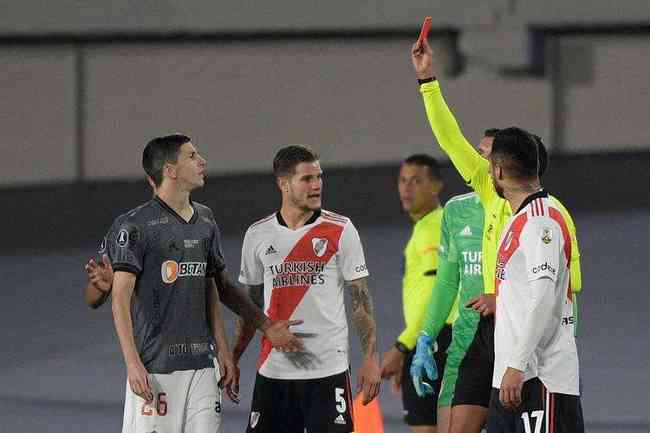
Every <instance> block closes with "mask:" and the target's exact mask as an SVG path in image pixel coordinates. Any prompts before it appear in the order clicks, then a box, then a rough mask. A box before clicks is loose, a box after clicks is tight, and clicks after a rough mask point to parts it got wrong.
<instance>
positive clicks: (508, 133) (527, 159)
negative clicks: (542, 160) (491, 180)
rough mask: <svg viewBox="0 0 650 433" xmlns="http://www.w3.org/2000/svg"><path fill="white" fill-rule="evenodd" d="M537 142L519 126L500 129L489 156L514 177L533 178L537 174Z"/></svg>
mask: <svg viewBox="0 0 650 433" xmlns="http://www.w3.org/2000/svg"><path fill="white" fill-rule="evenodd" d="M538 143H539V142H538V141H537V140H536V139H535V137H533V135H532V134H530V133H529V132H527V131H525V130H523V129H521V128H517V127H510V128H506V129H502V130H500V131H499V132H498V133H497V135H496V136H495V137H494V143H492V153H491V155H490V158H492V160H493V161H495V162H497V163H498V164H499V165H501V166H502V167H504V168H505V169H506V170H507V171H508V173H509V174H510V175H511V176H512V177H514V178H516V179H531V178H535V177H537V176H538V175H539V172H538V169H539V168H538V167H539V160H538V153H539V152H538V146H539V144H538Z"/></svg>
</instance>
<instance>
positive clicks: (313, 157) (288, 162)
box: [273, 144, 318, 178]
mask: <svg viewBox="0 0 650 433" xmlns="http://www.w3.org/2000/svg"><path fill="white" fill-rule="evenodd" d="M315 161H318V154H317V153H316V152H314V151H313V150H312V149H311V148H310V147H309V146H304V145H302V144H292V145H289V146H285V147H283V148H282V149H280V150H278V151H277V153H276V154H275V157H274V158H273V175H274V176H275V177H276V178H278V177H283V176H289V175H290V174H293V173H294V170H295V168H296V166H297V165H298V164H300V163H301V162H315Z"/></svg>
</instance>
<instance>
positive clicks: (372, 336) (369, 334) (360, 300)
mask: <svg viewBox="0 0 650 433" xmlns="http://www.w3.org/2000/svg"><path fill="white" fill-rule="evenodd" d="M345 284H346V285H347V286H348V288H349V289H350V291H351V297H352V321H353V323H354V325H355V327H356V328H357V331H358V332H359V337H360V339H361V348H362V350H363V354H364V355H366V356H368V355H372V354H375V353H376V352H377V325H376V324H375V317H374V307H373V303H372V296H371V295H370V290H369V289H368V279H367V278H359V279H358V280H354V281H346V283H345Z"/></svg>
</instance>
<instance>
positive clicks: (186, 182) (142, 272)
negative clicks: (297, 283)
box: [87, 135, 301, 433]
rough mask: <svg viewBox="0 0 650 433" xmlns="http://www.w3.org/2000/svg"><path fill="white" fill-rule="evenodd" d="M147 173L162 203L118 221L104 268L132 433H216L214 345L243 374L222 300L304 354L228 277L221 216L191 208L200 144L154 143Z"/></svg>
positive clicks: (282, 345) (174, 139)
mask: <svg viewBox="0 0 650 433" xmlns="http://www.w3.org/2000/svg"><path fill="white" fill-rule="evenodd" d="M143 167H144V169H145V171H146V173H147V176H148V177H149V178H150V179H151V181H153V183H154V184H155V185H156V189H155V197H154V198H153V199H152V200H150V201H149V202H147V203H145V204H143V205H141V206H139V207H138V208H136V209H133V210H131V211H129V212H127V213H126V214H124V215H121V216H120V217H118V218H117V219H116V220H115V222H114V224H113V226H112V227H111V230H109V232H108V235H107V236H106V239H105V242H104V250H105V253H106V254H107V256H108V257H107V258H106V259H104V263H103V265H104V266H103V267H100V268H101V272H102V273H103V274H104V276H105V275H106V274H108V273H109V272H110V268H109V266H110V265H111V263H112V270H113V271H114V273H113V280H112V295H113V317H114V321H115V327H116V330H117V334H118V337H119V340H120V345H121V348H122V352H123V355H124V359H125V362H126V366H127V373H128V382H129V386H128V387H127V397H126V402H125V416H124V427H123V431H124V432H128V433H131V432H133V433H144V432H150V431H152V430H156V429H159V430H163V431H193V432H198V433H201V432H215V431H218V429H219V425H220V391H219V388H218V387H217V381H218V376H219V375H218V373H216V375H217V378H215V371H214V369H213V361H212V360H211V355H212V352H213V346H214V345H216V348H217V357H218V360H219V364H220V367H221V368H222V369H223V368H224V367H225V374H226V376H227V377H232V373H233V371H234V370H233V366H232V356H231V354H230V351H229V349H228V345H227V340H226V338H225V333H224V330H223V323H222V320H221V316H220V311H219V296H221V299H222V300H223V302H224V304H226V305H227V306H229V307H230V308H231V309H233V310H234V311H235V312H236V313H238V314H239V315H241V316H242V317H243V318H244V319H245V320H247V321H248V322H249V323H252V324H254V325H255V326H256V327H258V328H260V329H262V330H263V332H264V333H265V335H266V336H267V337H269V338H270V339H272V341H273V344H274V345H275V347H276V348H277V349H279V350H286V351H294V350H297V349H299V347H300V345H301V344H300V341H299V340H298V339H297V338H296V337H295V336H294V335H293V334H291V333H290V332H289V331H288V326H289V325H291V322H288V321H277V322H273V323H272V322H270V320H269V319H268V318H267V317H266V316H264V314H263V313H262V311H261V310H260V309H259V308H258V307H256V306H255V305H254V304H252V302H250V300H249V299H248V297H247V296H245V294H243V293H242V292H240V291H239V290H238V289H237V288H236V287H235V286H234V285H233V284H232V283H231V282H230V280H229V278H228V277H227V274H226V272H225V264H224V260H223V254H222V251H221V244H220V242H221V241H220V233H219V228H218V227H217V224H216V223H215V221H214V218H213V215H212V212H211V211H210V209H209V208H207V207H205V206H203V205H200V204H198V203H195V202H192V201H191V200H190V193H191V191H192V190H194V189H196V188H200V187H202V186H203V184H204V174H203V172H204V170H205V160H204V159H203V158H202V157H201V156H200V155H199V154H198V152H197V151H196V149H195V148H194V146H193V145H192V143H191V142H190V139H189V138H188V137H186V136H182V135H171V136H166V137H159V138H156V139H153V140H151V141H150V142H149V143H148V144H147V146H146V148H145V150H144V153H143ZM108 258H110V260H108ZM89 274H90V273H89ZM100 280H101V278H100ZM98 282H100V281H99V280H96V281H95V283H98ZM92 284H93V282H92V281H91V285H92ZM109 290H111V289H110V288H106V287H105V288H104V292H106V293H108V291H109ZM106 296H107V295H105V294H103V293H102V295H101V297H102V298H103V299H104V300H105V298H106ZM87 299H88V298H87ZM227 380H231V379H227Z"/></svg>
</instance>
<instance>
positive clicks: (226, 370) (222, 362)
mask: <svg viewBox="0 0 650 433" xmlns="http://www.w3.org/2000/svg"><path fill="white" fill-rule="evenodd" d="M217 359H218V360H219V372H220V373H221V380H219V388H221V389H224V388H225V389H226V394H227V395H228V398H230V394H229V393H228V389H230V388H231V387H232V383H233V381H234V380H235V368H236V367H235V363H234V362H233V360H232V353H230V351H229V350H225V351H223V350H220V351H219V352H217ZM230 400H232V401H233V402H234V403H239V400H237V401H235V400H233V399H232V398H230Z"/></svg>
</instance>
